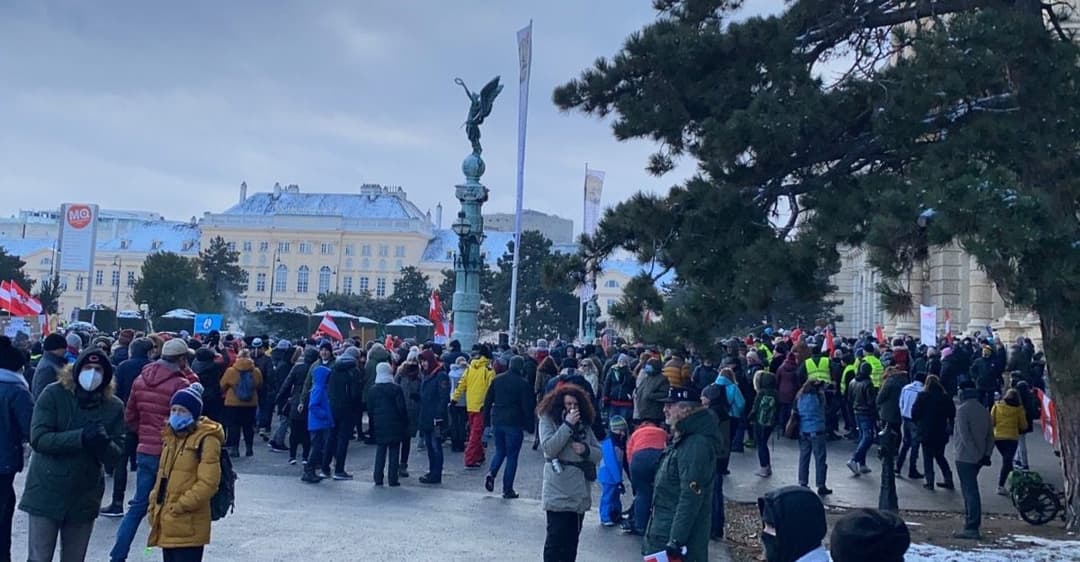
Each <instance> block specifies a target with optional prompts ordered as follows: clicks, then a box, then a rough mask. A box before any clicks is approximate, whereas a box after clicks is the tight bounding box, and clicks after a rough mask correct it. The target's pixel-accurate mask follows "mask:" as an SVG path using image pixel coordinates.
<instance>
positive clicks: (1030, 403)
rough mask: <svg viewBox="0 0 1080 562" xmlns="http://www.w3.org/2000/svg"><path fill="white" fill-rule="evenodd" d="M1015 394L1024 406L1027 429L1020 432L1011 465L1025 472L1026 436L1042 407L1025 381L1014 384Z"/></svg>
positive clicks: (1026, 459)
mask: <svg viewBox="0 0 1080 562" xmlns="http://www.w3.org/2000/svg"><path fill="white" fill-rule="evenodd" d="M1016 374H1018V373H1016ZM1016 392H1017V394H1019V395H1020V403H1021V404H1023V406H1024V414H1025V416H1024V417H1025V418H1027V429H1025V430H1023V431H1021V432H1020V439H1019V440H1018V441H1017V447H1016V457H1015V458H1014V460H1013V464H1014V465H1015V467H1016V468H1018V469H1021V470H1027V469H1028V452H1027V436H1028V434H1029V433H1031V432H1032V431H1033V430H1034V429H1035V420H1037V419H1039V418H1040V417H1041V415H1042V405H1041V404H1040V403H1039V399H1038V398H1037V397H1036V396H1035V393H1033V392H1032V391H1031V386H1030V385H1029V384H1028V383H1027V381H1026V380H1018V381H1017V382H1016Z"/></svg>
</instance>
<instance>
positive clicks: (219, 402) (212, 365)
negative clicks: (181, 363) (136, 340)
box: [132, 340, 225, 423]
mask: <svg viewBox="0 0 1080 562" xmlns="http://www.w3.org/2000/svg"><path fill="white" fill-rule="evenodd" d="M146 341H147V343H148V344H149V345H152V344H153V342H151V341H150V340H146ZM132 353H134V350H132ZM191 370H192V371H194V372H195V374H196V375H198V376H199V384H201V385H202V386H203V393H202V400H203V415H204V416H206V417H208V418H210V419H212V420H214V421H216V422H218V423H224V422H225V397H224V396H222V394H221V375H223V374H225V358H224V357H222V356H221V355H218V354H217V352H215V351H214V350H213V349H212V348H211V347H209V346H205V345H204V346H202V347H200V348H199V349H196V350H195V360H194V361H192V362H191Z"/></svg>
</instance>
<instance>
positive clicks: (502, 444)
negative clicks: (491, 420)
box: [488, 425, 525, 493]
mask: <svg viewBox="0 0 1080 562" xmlns="http://www.w3.org/2000/svg"><path fill="white" fill-rule="evenodd" d="M524 439H525V431H524V430H523V429H521V428H520V427H514V426H509V425H497V426H495V456H494V457H492V458H491V469H490V470H489V471H488V472H489V473H490V474H491V475H492V476H497V475H498V474H499V468H500V467H501V466H502V463H503V461H504V460H505V461H506V472H504V473H503V493H506V492H512V491H513V490H514V477H515V476H517V465H518V455H519V454H520V453H521V442H522V441H523V440H524Z"/></svg>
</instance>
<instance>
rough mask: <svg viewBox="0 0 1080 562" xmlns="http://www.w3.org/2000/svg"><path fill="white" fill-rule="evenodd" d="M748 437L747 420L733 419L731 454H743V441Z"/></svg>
mask: <svg viewBox="0 0 1080 562" xmlns="http://www.w3.org/2000/svg"><path fill="white" fill-rule="evenodd" d="M745 436H746V420H744V419H742V418H731V452H733V453H741V452H743V440H744V438H745Z"/></svg>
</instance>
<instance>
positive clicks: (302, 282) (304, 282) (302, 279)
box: [296, 265, 310, 293]
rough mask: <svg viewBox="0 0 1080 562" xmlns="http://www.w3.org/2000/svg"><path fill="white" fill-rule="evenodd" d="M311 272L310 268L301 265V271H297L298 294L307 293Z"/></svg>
mask: <svg viewBox="0 0 1080 562" xmlns="http://www.w3.org/2000/svg"><path fill="white" fill-rule="evenodd" d="M309 272H310V270H309V269H308V266H306V265H301V266H300V269H297V270H296V292H297V293H306V292H307V289H308V273H309Z"/></svg>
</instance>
